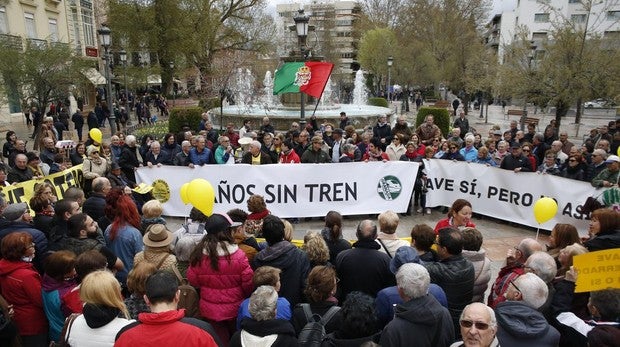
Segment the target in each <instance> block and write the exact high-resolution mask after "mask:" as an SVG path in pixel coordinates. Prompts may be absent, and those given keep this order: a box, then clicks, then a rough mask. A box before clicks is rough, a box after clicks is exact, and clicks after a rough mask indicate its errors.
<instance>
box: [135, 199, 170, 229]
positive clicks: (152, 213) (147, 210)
mask: <svg viewBox="0 0 620 347" xmlns="http://www.w3.org/2000/svg"><path fill="white" fill-rule="evenodd" d="M163 212H164V207H163V206H162V204H161V202H159V200H157V199H153V200H149V201H147V202H146V203H144V205H142V222H141V231H142V235H144V233H145V232H146V229H147V228H148V227H149V226H150V225H152V224H163V225H166V220H165V219H164V218H163V217H162V216H161V214H162V213H163Z"/></svg>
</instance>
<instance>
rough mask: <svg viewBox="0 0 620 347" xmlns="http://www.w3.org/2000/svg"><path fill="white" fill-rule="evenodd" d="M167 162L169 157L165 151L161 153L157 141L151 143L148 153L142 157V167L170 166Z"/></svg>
mask: <svg viewBox="0 0 620 347" xmlns="http://www.w3.org/2000/svg"><path fill="white" fill-rule="evenodd" d="M169 160H170V155H168V153H167V152H166V151H162V149H161V144H160V143H159V141H153V142H151V146H150V149H149V151H148V152H147V153H146V155H145V156H144V165H145V166H148V167H153V166H157V167H160V166H162V165H170V164H172V163H171V162H169Z"/></svg>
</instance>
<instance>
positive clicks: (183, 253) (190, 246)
mask: <svg viewBox="0 0 620 347" xmlns="http://www.w3.org/2000/svg"><path fill="white" fill-rule="evenodd" d="M194 247H196V242H195V241H194V238H193V237H187V236H186V237H181V238H179V239H178V241H177V243H176V245H174V254H175V255H176V256H177V260H178V261H189V256H190V255H191V254H192V251H193V250H194Z"/></svg>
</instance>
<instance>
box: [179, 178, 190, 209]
mask: <svg viewBox="0 0 620 347" xmlns="http://www.w3.org/2000/svg"><path fill="white" fill-rule="evenodd" d="M187 188H189V182H187V183H185V184H184V185H182V186H181V201H183V203H184V204H185V205H187V204H189V196H188V194H187Z"/></svg>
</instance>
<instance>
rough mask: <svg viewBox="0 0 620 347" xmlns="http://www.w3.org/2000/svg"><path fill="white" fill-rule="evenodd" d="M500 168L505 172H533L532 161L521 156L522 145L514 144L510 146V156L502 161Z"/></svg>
mask: <svg viewBox="0 0 620 347" xmlns="http://www.w3.org/2000/svg"><path fill="white" fill-rule="evenodd" d="M499 167H500V168H502V169H504V170H512V171H514V172H531V171H532V166H531V163H530V160H529V159H527V158H526V157H525V156H523V155H522V154H521V145H519V144H518V143H516V142H514V143H513V144H512V145H511V146H510V155H507V156H505V157H504V159H502V162H501V164H500V165H499Z"/></svg>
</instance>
